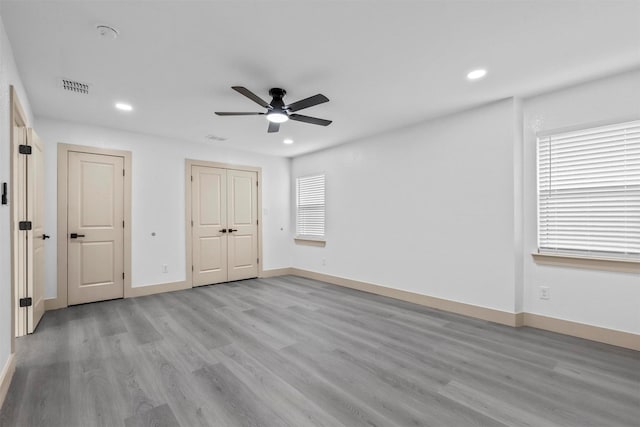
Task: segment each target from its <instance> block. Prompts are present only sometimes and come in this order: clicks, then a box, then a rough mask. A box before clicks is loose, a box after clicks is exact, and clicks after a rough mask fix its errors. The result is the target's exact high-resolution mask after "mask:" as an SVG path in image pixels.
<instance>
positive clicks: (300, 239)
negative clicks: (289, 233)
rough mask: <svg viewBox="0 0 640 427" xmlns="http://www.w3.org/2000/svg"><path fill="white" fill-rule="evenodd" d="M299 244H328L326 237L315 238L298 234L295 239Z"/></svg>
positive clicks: (321, 245) (322, 246)
mask: <svg viewBox="0 0 640 427" xmlns="http://www.w3.org/2000/svg"><path fill="white" fill-rule="evenodd" d="M293 240H294V241H295V242H296V244H297V245H304V246H318V247H321V248H324V247H325V246H326V244H327V241H326V240H324V238H314V237H304V236H298V237H295V238H294V239H293Z"/></svg>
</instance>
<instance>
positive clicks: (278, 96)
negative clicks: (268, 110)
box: [269, 87, 287, 114]
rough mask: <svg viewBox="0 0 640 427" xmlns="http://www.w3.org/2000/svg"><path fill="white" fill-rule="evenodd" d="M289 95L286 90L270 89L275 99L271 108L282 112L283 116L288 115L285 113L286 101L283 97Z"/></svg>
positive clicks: (270, 93)
mask: <svg viewBox="0 0 640 427" xmlns="http://www.w3.org/2000/svg"><path fill="white" fill-rule="evenodd" d="M286 94H287V91H286V90H284V89H280V88H279V87H273V88H271V89H269V95H271V96H272V97H273V100H272V101H271V106H272V107H273V110H280V111H281V112H282V113H283V114H286V113H285V111H284V101H283V100H282V97H283V96H285V95H286Z"/></svg>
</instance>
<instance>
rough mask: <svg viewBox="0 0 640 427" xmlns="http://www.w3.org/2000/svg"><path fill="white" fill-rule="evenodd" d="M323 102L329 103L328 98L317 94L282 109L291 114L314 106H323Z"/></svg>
mask: <svg viewBox="0 0 640 427" xmlns="http://www.w3.org/2000/svg"><path fill="white" fill-rule="evenodd" d="M325 102H329V98H327V97H326V96H324V95H322V94H317V95H313V96H310V97H309V98H305V99H301V100H300V101H297V102H294V103H293V104H290V105H287V106H286V107H284V108H285V109H287V110H289V111H291V112H293V111H298V110H302V109H303V108H309V107H313V106H314V105H318V104H323V103H325Z"/></svg>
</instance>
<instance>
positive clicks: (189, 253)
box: [184, 159, 263, 287]
mask: <svg viewBox="0 0 640 427" xmlns="http://www.w3.org/2000/svg"><path fill="white" fill-rule="evenodd" d="M192 166H204V167H210V168H220V169H234V170H239V171H247V172H256V173H257V176H258V191H257V196H258V208H257V209H258V215H257V216H258V218H259V220H258V259H259V262H258V277H262V274H263V269H262V265H263V257H262V215H261V214H262V168H260V167H255V166H241V165H234V164H228V163H218V162H210V161H205V160H192V159H187V160H186V162H185V177H184V182H185V196H186V197H185V198H186V200H185V206H186V214H185V238H186V245H185V249H186V270H187V271H186V282H187V284H188V286H191V287H192V286H193V271H192V270H191V266H192V265H193V246H192V245H193V239H192V235H191V203H192V195H191V167H192Z"/></svg>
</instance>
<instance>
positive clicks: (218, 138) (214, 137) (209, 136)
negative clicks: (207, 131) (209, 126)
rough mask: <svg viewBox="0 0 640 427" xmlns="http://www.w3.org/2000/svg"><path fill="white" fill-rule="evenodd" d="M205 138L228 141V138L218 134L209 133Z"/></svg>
mask: <svg viewBox="0 0 640 427" xmlns="http://www.w3.org/2000/svg"><path fill="white" fill-rule="evenodd" d="M205 138H207V139H210V140H212V141H226V140H227V138H223V137H221V136H216V135H207V136H205Z"/></svg>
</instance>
